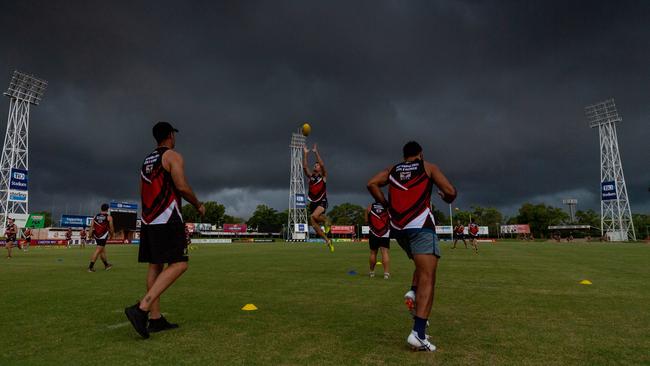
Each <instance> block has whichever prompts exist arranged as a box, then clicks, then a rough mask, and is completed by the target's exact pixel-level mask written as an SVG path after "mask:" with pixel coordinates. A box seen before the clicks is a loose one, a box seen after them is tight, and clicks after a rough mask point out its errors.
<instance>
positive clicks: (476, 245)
mask: <svg viewBox="0 0 650 366" xmlns="http://www.w3.org/2000/svg"><path fill="white" fill-rule="evenodd" d="M472 246H473V247H474V252H475V253H478V240H477V239H476V238H475V237H474V238H472Z"/></svg>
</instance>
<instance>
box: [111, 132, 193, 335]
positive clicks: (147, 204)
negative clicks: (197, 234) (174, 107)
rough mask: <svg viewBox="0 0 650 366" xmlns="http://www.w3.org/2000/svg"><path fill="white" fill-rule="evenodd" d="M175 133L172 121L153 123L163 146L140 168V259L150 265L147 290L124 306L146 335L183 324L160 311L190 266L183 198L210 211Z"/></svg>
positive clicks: (158, 141) (147, 158)
mask: <svg viewBox="0 0 650 366" xmlns="http://www.w3.org/2000/svg"><path fill="white" fill-rule="evenodd" d="M176 132H178V130H177V129H175V128H174V127H172V125H171V124H169V123H167V122H158V123H157V124H156V125H155V126H154V127H153V136H154V138H155V139H156V142H157V143H158V145H157V147H156V149H155V150H154V151H153V152H151V153H150V154H149V155H148V156H147V157H146V158H145V159H144V162H143V163H142V169H141V170H140V195H141V198H142V226H141V229H140V251H139V254H138V262H141V263H149V269H148V272H147V293H146V294H145V295H144V297H143V298H142V299H141V300H140V301H139V302H138V303H137V304H135V305H133V306H130V307H127V308H126V309H124V313H125V314H126V317H127V318H128V319H129V321H130V322H131V325H133V328H135V330H136V332H138V334H140V336H142V337H143V338H149V333H150V332H159V331H163V330H169V329H174V328H178V324H171V323H169V322H168V321H167V319H165V317H163V315H162V314H161V312H160V295H162V294H163V293H164V292H165V290H167V288H169V286H171V285H172V284H173V283H174V282H175V281H176V280H177V279H178V278H179V277H180V276H181V275H182V274H183V273H184V272H185V271H186V270H187V260H188V257H187V247H186V241H185V228H184V227H185V224H183V218H182V216H181V204H182V202H181V199H182V198H185V200H187V201H188V202H189V203H190V204H192V206H194V207H195V208H196V209H197V210H198V212H199V214H200V215H201V216H204V215H205V206H204V205H203V204H202V203H201V202H199V200H198V199H197V198H196V195H195V194H194V191H193V190H192V188H191V187H190V185H189V184H188V183H187V180H186V178H185V171H184V167H183V165H184V162H183V157H182V156H181V154H179V153H177V152H176V151H174V150H173V149H174V147H175V145H176V136H175V133H176ZM165 263H167V267H166V268H165V267H164V266H165Z"/></svg>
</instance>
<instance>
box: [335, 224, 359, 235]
mask: <svg viewBox="0 0 650 366" xmlns="http://www.w3.org/2000/svg"><path fill="white" fill-rule="evenodd" d="M330 233H332V234H354V233H355V227H354V225H332V226H331V228H330Z"/></svg>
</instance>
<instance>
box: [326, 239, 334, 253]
mask: <svg viewBox="0 0 650 366" xmlns="http://www.w3.org/2000/svg"><path fill="white" fill-rule="evenodd" d="M327 246H328V247H329V248H330V252H332V253H334V244H332V241H331V240H329V241H328V242H327Z"/></svg>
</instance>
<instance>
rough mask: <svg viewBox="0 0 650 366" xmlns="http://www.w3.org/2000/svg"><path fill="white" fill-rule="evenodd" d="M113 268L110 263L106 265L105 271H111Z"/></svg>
mask: <svg viewBox="0 0 650 366" xmlns="http://www.w3.org/2000/svg"><path fill="white" fill-rule="evenodd" d="M111 268H113V265H112V264H110V263H109V264H108V266H106V267H104V271H109V270H110V269H111Z"/></svg>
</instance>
